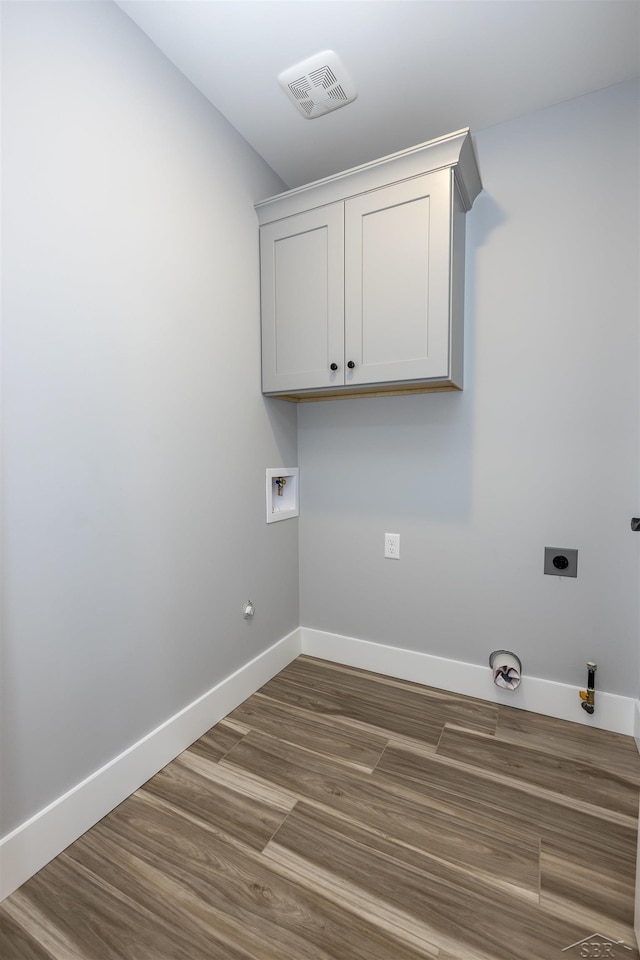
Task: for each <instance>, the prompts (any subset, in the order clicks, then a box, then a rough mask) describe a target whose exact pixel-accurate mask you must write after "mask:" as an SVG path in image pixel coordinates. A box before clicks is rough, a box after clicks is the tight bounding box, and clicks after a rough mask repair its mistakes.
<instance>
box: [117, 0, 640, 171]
mask: <svg viewBox="0 0 640 960" xmlns="http://www.w3.org/2000/svg"><path fill="white" fill-rule="evenodd" d="M117 2H118V3H119V6H120V7H121V8H122V9H123V10H124V11H125V12H126V13H128V14H129V16H130V17H131V18H132V19H133V20H134V21H135V22H136V23H137V24H138V25H139V26H140V27H141V28H142V30H144V32H145V33H146V34H148V36H149V37H150V38H151V39H152V40H153V41H154V43H156V44H157V46H158V47H159V48H160V49H161V50H162V51H163V52H164V53H165V54H166V56H167V57H168V58H169V59H170V60H172V61H173V63H175V65H176V66H177V67H178V68H179V69H180V70H181V71H182V72H183V73H184V74H185V75H186V76H187V77H188V78H189V79H190V80H191V81H192V82H193V83H194V84H195V85H196V87H198V88H199V89H200V90H201V91H202V92H203V93H204V94H205V96H206V97H207V98H208V99H209V100H210V101H211V102H212V103H213V104H214V105H215V106H216V107H217V108H218V110H220V111H221V113H223V114H224V115H225V117H227V119H228V120H229V121H230V122H231V123H232V124H233V125H234V127H236V128H237V129H238V130H239V131H240V133H241V134H242V135H243V136H244V137H245V139H246V140H248V141H249V143H250V144H251V145H252V146H253V147H254V148H255V150H257V151H258V153H259V154H261V156H262V157H264V159H265V160H266V161H267V163H268V164H269V165H270V166H271V167H272V168H273V169H274V170H275V171H276V173H278V174H279V176H280V177H281V178H282V179H283V180H284V181H285V183H286V184H287V185H288V186H290V187H292V186H298V185H299V184H301V183H308V182H309V181H311V180H315V179H318V178H320V177H325V176H328V175H330V174H332V173H335V172H337V171H339V170H344V169H346V168H348V167H351V166H355V165H357V164H360V163H365V162H367V161H369V160H373V159H376V158H377V157H380V156H384V155H385V154H387V153H393V152H395V151H396V150H401V149H403V148H404V147H408V146H412V145H413V144H416V143H421V142H423V141H425V140H431V139H433V138H434V137H437V136H441V135H443V134H446V133H450V132H452V131H453V130H457V129H459V128H461V127H466V126H470V127H471V130H472V132H473V131H475V130H480V129H482V128H484V127H488V126H492V125H493V124H495V123H501V122H503V121H505V120H510V119H513V118H514V117H517V116H521V115H522V114H524V113H528V112H529V111H531V110H537V109H539V108H541V107H546V106H550V105H551V104H555V103H559V102H560V101H562V100H567V99H570V98H572V97H576V96H580V95H582V94H584V93H589V92H591V91H593V90H597V89H600V88H602V87H606V86H610V85H612V84H615V83H620V82H621V81H623V80H627V79H630V78H631V77H634V76H638V74H639V73H640V2H636V0H389V2H382V0H117ZM326 49H333V50H335V51H336V52H337V53H338V55H339V56H340V58H341V59H342V60H343V62H344V64H345V66H346V68H347V70H348V71H349V73H350V74H351V76H352V78H353V80H354V81H355V84H356V87H357V89H358V99H357V100H355V101H354V103H352V104H350V105H348V106H346V107H344V108H342V109H340V110H337V111H335V112H334V113H330V114H327V115H325V116H323V117H319V118H317V119H315V120H307V119H305V118H304V117H302V116H301V115H300V114H299V113H298V112H297V111H296V109H295V108H294V107H293V105H292V104H291V103H290V102H289V101H288V99H287V97H286V96H285V94H284V93H283V91H282V90H281V88H280V86H279V85H278V81H277V75H278V73H280V72H281V71H282V70H284V69H285V68H286V67H290V66H292V65H293V64H295V63H297V62H298V61H300V60H303V59H305V58H306V57H308V56H310V55H311V54H313V53H317V52H319V51H321V50H326Z"/></svg>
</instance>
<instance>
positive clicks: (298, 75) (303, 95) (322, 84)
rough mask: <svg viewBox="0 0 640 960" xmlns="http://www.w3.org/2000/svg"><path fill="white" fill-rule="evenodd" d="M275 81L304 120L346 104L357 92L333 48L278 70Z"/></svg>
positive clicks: (354, 97) (353, 98)
mask: <svg viewBox="0 0 640 960" xmlns="http://www.w3.org/2000/svg"><path fill="white" fill-rule="evenodd" d="M278 83H279V84H280V86H281V87H282V89H283V90H284V92H285V93H286V94H287V96H288V97H289V99H290V100H291V102H292V103H293V105H294V106H295V107H296V109H297V110H298V111H299V112H300V113H301V114H302V116H303V117H305V119H307V120H315V118H316V117H321V116H322V115H323V114H325V113H330V112H331V111H332V110H338V109H339V108H340V107H346V105H347V104H348V103H351V101H352V100H355V99H356V97H357V96H358V93H357V91H356V88H355V85H354V83H353V80H352V79H351V77H350V76H349V74H348V73H347V71H346V68H345V66H344V64H343V63H342V61H341V60H340V58H339V57H338V55H337V54H336V53H334V51H333V50H323V51H322V53H316V54H314V56H312V57H309V58H308V59H307V60H302V61H301V62H300V63H296V64H295V65H294V66H293V67H289V69H288V70H283V71H282V73H280V74H278Z"/></svg>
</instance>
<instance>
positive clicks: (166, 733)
mask: <svg viewBox="0 0 640 960" xmlns="http://www.w3.org/2000/svg"><path fill="white" fill-rule="evenodd" d="M299 653H300V629H297V630H294V631H293V632H292V633H290V634H288V636H286V637H283V638H282V639H281V640H279V641H278V642H277V643H274V644H273V646H271V647H269V648H268V649H267V650H265V651H264V652H263V653H261V654H259V655H258V656H257V657H255V658H254V659H253V660H251V661H250V662H249V663H247V664H245V665H244V666H243V667H240V669H239V670H236V671H235V673H232V674H231V676H229V677H226V679H224V680H222V681H221V682H220V683H218V684H216V686H215V687H212V688H211V690H208V691H207V693H205V694H203V695H202V696H201V697H198V699H197V700H194V701H193V703H190V704H189V705H188V706H187V707H185V708H184V709H183V710H180V712H179V713H177V714H175V716H173V717H170V718H169V719H168V720H166V721H165V722H164V723H163V724H161V725H160V726H159V727H157V728H156V729H155V730H152V731H151V733H149V734H147V736H146V737H143V738H142V739H141V740H138V742H137V743H134V744H133V746H131V747H129V748H128V749H127V750H125V751H124V753H121V754H120V755H119V756H117V757H114V759H113V760H111V761H110V762H109V763H107V764H105V766H103V767H101V768H100V769H99V770H96V771H95V773H92V774H91V776H89V777H87V778H86V780H83V781H82V783H78V784H77V785H76V786H74V787H73V788H72V789H71V790H69V791H68V792H67V793H65V794H64V795H63V796H61V797H58V799H57V800H54V801H53V803H50V804H49V806H47V807H45V809H44V810H40V812H39V813H37V814H36V815H35V816H33V817H31V818H30V819H29V820H27V821H26V822H25V823H23V824H21V825H20V826H19V827H17V828H16V829H15V830H14V831H13V832H12V833H9V834H7V836H6V837H3V838H2V840H0V901H1V900H3V899H4V898H5V897H8V896H9V894H10V893H12V892H13V891H14V890H16V889H17V888H18V887H19V886H21V884H23V883H24V882H25V881H26V880H28V879H29V877H31V876H33V874H34V873H36V872H37V871H38V870H40V869H42V867H44V866H45V864H47V863H48V862H49V861H50V860H52V859H53V858H54V857H56V856H57V855H58V854H59V853H61V852H62V850H64V849H65V847H68V846H69V844H70V843H73V841H74V840H77V839H78V837H80V836H82V834H83V833H84V832H85V831H86V830H88V829H89V827H92V826H93V825H94V824H95V823H97V822H98V820H101V819H102V817H104V816H106V814H107V813H109V811H110V810H113V808H114V807H116V806H117V805H118V804H119V803H122V801H123V800H125V799H126V798H127V797H128V796H130V794H132V793H133V792H134V791H135V790H137V789H138V787H140V786H142V784H143V783H146V781H147V780H148V779H149V778H150V777H152V776H153V775H154V774H156V773H157V772H158V770H161V769H162V767H164V766H166V764H167V763H170V762H171V760H173V759H174V758H175V757H177V756H178V754H180V753H182V751H183V750H186V749H187V747H188V746H190V744H192V743H193V742H194V740H197V739H198V738H199V737H201V736H202V734H203V733H206V731H207V730H209V729H210V727H212V726H213V725H214V724H215V723H218V721H219V720H222V718H223V717H226V715H227V714H228V713H230V712H231V711H232V710H234V709H235V708H236V707H237V706H238V705H239V704H240V703H242V701H243V700H246V699H247V697H250V696H251V694H252V693H255V691H256V690H257V689H258V688H259V687H261V686H262V685H263V684H264V683H266V682H267V681H268V680H270V679H271V678H272V677H273V676H275V674H276V673H279V672H280V670H282V669H283V668H284V667H286V665H287V664H288V663H290V662H291V661H292V660H294V659H295V658H296V657H297V656H298V655H299Z"/></svg>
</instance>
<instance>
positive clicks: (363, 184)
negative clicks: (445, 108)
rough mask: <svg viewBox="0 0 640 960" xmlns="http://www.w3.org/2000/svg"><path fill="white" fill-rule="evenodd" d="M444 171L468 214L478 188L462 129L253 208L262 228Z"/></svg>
mask: <svg viewBox="0 0 640 960" xmlns="http://www.w3.org/2000/svg"><path fill="white" fill-rule="evenodd" d="M445 167H449V168H451V169H452V170H453V174H454V178H455V183H456V187H457V189H458V192H459V194H460V198H461V200H462V203H463V206H464V209H465V211H466V210H470V209H471V207H472V206H473V202H474V200H475V198H476V197H477V195H478V194H479V193H480V191H481V189H482V183H481V180H480V173H479V171H478V164H477V161H476V157H475V152H474V149H473V144H472V141H471V132H470V130H469V128H468V127H465V128H464V129H462V130H457V131H456V132H455V133H450V134H448V135H447V136H445V137H438V138H437V139H436V140H429V141H428V142H426V143H420V144H417V145H416V146H414V147H409V148H408V149H406V150H401V151H399V152H398V153H392V154H389V155H388V156H386V157H380V158H379V159H378V160H372V161H370V162H369V163H364V164H362V165H361V166H359V167H351V168H350V169H349V170H342V171H341V172H340V173H336V174H333V175H332V176H330V177H325V178H324V179H322V180H315V181H314V182H313V183H307V184H305V185H304V186H301V187H295V188H294V189H292V190H287V191H286V192H285V193H280V194H277V195H276V196H274V197H268V198H267V199H266V200H262V201H260V202H259V203H257V204H256V205H255V209H256V214H257V217H258V222H259V223H260V225H261V226H262V225H263V224H265V223H271V222H273V221H274V220H280V219H281V218H282V217H288V216H291V215H292V214H295V213H297V212H298V211H299V210H300V209H301V206H302V205H304V207H305V208H306V209H311V208H312V207H320V206H323V205H325V204H328V203H333V202H334V201H336V200H341V199H343V198H344V197H345V196H355V195H357V194H360V193H366V192H367V191H369V190H375V189H377V188H378V187H381V186H384V185H386V184H389V183H393V182H398V181H401V180H407V179H409V178H411V177H417V176H420V175H422V174H424V173H431V172H433V171H435V170H440V169H442V168H445ZM345 181H347V182H345Z"/></svg>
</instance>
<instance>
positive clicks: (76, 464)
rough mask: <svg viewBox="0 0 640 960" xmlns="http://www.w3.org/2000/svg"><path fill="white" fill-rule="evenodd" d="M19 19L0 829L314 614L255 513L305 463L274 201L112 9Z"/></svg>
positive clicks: (14, 60) (240, 146) (43, 10)
mask: <svg viewBox="0 0 640 960" xmlns="http://www.w3.org/2000/svg"><path fill="white" fill-rule="evenodd" d="M2 12H3V25H2V31H3V35H2V41H3V161H4V162H3V224H2V229H3V274H4V288H3V304H2V307H3V339H4V342H3V391H4V398H3V399H4V404H3V415H4V421H3V438H4V461H3V468H4V476H3V493H4V519H3V551H4V577H3V581H4V583H3V586H4V592H3V597H2V601H3V604H2V610H3V617H4V622H3V648H2V691H1V703H2V718H1V722H2V736H3V742H2V778H1V780H2V797H1V809H2V821H3V822H2V832H6V831H8V830H10V829H12V828H13V827H15V826H16V825H17V824H19V823H20V822H22V821H24V820H26V819H27V818H28V817H29V816H30V815H31V814H34V813H35V812H36V811H38V810H39V809H41V808H42V807H43V806H44V805H45V804H47V803H49V802H50V801H52V800H54V799H55V798H57V797H58V796H59V795H61V794H62V793H63V792H64V791H66V790H67V789H68V788H70V787H72V786H73V785H75V784H76V783H78V782H79V781H80V780H82V779H83V778H84V777H86V776H87V775H88V774H90V773H92V772H93V771H94V770H96V769H97V768H99V767H100V766H101V765H102V764H104V763H105V762H107V761H109V760H110V759H112V758H113V757H114V756H116V755H117V754H118V753H119V752H121V751H122V750H123V749H125V748H126V747H128V746H129V745H130V744H132V743H133V742H135V741H136V740H138V739H139V738H140V737H142V736H143V735H144V734H146V733H147V732H149V731H150V730H152V729H153V728H155V727H156V726H157V725H158V724H160V723H161V722H162V721H164V720H166V719H167V718H168V717H170V716H171V715H172V714H174V713H175V712H176V711H178V710H180V709H181V708H182V707H184V706H185V705H186V704H188V703H189V702H191V701H192V700H193V699H194V698H195V697H197V696H198V695H200V694H202V693H203V692H204V691H205V690H207V689H209V688H210V687H211V686H212V685H214V684H215V683H217V682H218V681H219V680H221V679H222V678H224V677H226V676H227V675H228V674H229V673H230V672H232V671H233V670H234V669H236V668H237V667H239V666H240V665H242V664H243V663H245V662H247V661H248V660H250V659H251V658H252V657H254V656H255V655H256V654H257V653H258V652H259V651H261V650H262V649H264V648H266V647H267V646H268V645H270V644H271V643H273V642H274V641H276V640H278V639H280V638H281V637H282V636H284V635H285V634H287V633H288V632H290V631H291V630H293V629H294V628H295V627H297V626H298V624H299V612H298V582H297V576H298V572H297V571H298V566H297V521H295V520H291V521H287V522H286V523H277V524H272V525H269V526H267V525H266V523H265V503H264V483H265V480H264V476H265V473H264V471H265V468H266V467H270V466H280V465H286V466H288V465H290V464H295V463H296V435H295V428H296V422H295V421H296V412H295V408H294V407H293V406H292V405H286V404H282V403H279V402H277V401H264V400H263V398H262V396H261V394H260V365H259V351H260V343H259V320H258V318H259V290H258V246H257V226H256V218H255V214H254V210H253V203H254V201H256V200H258V199H261V198H264V197H265V196H270V195H272V194H273V193H276V192H278V191H279V190H280V189H282V184H281V183H280V182H279V181H278V179H277V178H276V177H275V176H274V174H273V173H272V171H271V170H270V169H269V168H268V167H266V165H265V164H264V163H263V162H262V160H261V159H260V158H259V157H258V156H257V155H256V154H255V153H254V152H253V151H252V150H251V149H250V148H249V147H248V146H247V144H246V143H245V141H244V140H243V139H242V138H241V137H240V136H239V135H238V134H237V133H236V131H235V130H233V129H232V128H231V127H230V126H229V124H228V123H227V122H226V121H225V120H224V119H223V118H222V117H221V116H220V114H219V113H217V112H216V111H215V110H214V109H213V108H212V107H211V105H210V104H208V103H207V102H206V101H205V100H204V99H203V97H201V96H200V95H199V94H198V93H197V92H196V91H195V89H194V88H193V87H192V86H191V84H190V83H189V82H188V81H187V80H186V79H185V78H184V77H183V76H182V75H181V74H180V73H179V72H178V71H177V70H176V69H175V68H173V67H172V66H171V65H170V64H169V63H168V61H166V60H165V58H164V57H163V56H162V55H161V54H160V53H159V52H158V50H157V49H156V48H155V47H154V46H153V45H152V44H151V42H150V41H149V40H147V38H146V37H145V36H144V35H143V34H142V33H141V32H140V31H139V30H138V28H137V27H135V26H134V24H133V23H132V22H131V21H130V20H129V19H128V18H127V17H126V16H125V15H124V14H123V13H122V11H121V10H119V9H118V8H117V7H116V6H115V5H113V4H110V3H84V2H78V3H56V2H48V3H5V4H3V11H2ZM249 597H250V598H251V599H252V600H253V601H254V602H255V604H256V616H255V619H254V622H252V623H248V622H246V621H245V620H243V618H242V607H243V602H244V601H245V600H246V599H247V598H249Z"/></svg>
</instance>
